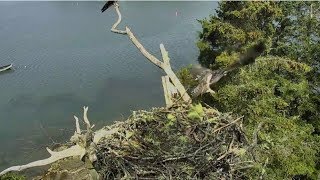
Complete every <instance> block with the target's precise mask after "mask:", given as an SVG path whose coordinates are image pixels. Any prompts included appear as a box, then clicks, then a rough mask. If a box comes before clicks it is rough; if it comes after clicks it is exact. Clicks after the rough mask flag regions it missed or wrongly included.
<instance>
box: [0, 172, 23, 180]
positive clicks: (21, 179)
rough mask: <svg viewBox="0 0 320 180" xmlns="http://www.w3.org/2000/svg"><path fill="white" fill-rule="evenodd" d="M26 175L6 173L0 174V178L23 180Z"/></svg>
mask: <svg viewBox="0 0 320 180" xmlns="http://www.w3.org/2000/svg"><path fill="white" fill-rule="evenodd" d="M25 179H26V177H25V176H22V175H18V174H12V173H8V174H5V175H3V176H0V180H25Z"/></svg>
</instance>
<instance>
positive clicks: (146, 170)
mask: <svg viewBox="0 0 320 180" xmlns="http://www.w3.org/2000/svg"><path fill="white" fill-rule="evenodd" d="M241 120H242V119H241V118H236V117H233V116H231V115H230V114H224V113H219V112H218V111H216V110H214V109H212V108H204V107H202V106H201V105H200V104H199V105H179V106H175V107H172V108H171V109H170V110H168V109H165V108H154V109H152V110H151V111H136V112H133V114H132V115H131V116H130V117H129V118H128V120H127V121H125V122H123V123H117V124H116V125H113V126H112V128H114V129H117V132H116V133H114V134H113V135H111V136H106V137H105V138H104V139H102V140H100V141H99V143H98V145H97V157H98V160H97V161H96V162H95V164H94V166H95V168H96V169H97V170H98V172H99V174H100V175H102V176H103V178H104V179H121V178H123V179H131V178H135V179H195V178H196V179H198V178H199V179H241V178H245V176H244V171H246V169H248V168H250V167H252V166H253V161H251V160H250V158H249V157H251V156H248V151H247V150H246V149H248V148H249V144H248V143H247V141H246V137H245V135H244V133H243V131H242V129H241ZM248 159H249V160H248Z"/></svg>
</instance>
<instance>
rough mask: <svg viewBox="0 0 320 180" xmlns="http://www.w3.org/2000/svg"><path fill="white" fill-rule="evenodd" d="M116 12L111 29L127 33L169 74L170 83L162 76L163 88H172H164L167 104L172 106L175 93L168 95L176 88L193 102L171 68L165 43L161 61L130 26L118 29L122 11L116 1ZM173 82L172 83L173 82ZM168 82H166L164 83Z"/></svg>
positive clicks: (147, 55)
mask: <svg viewBox="0 0 320 180" xmlns="http://www.w3.org/2000/svg"><path fill="white" fill-rule="evenodd" d="M115 9H116V12H117V14H118V20H117V22H116V23H115V24H114V25H113V26H112V28H111V31H112V32H115V33H119V32H121V33H120V34H127V35H128V36H129V38H130V40H131V41H132V42H133V44H134V45H135V46H136V47H137V48H138V49H139V51H140V52H141V53H142V54H143V55H144V56H145V57H146V58H147V59H148V60H149V61H150V62H151V63H153V64H154V65H156V66H158V67H159V68H161V69H163V70H164V72H165V73H166V74H167V76H168V77H169V81H170V83H168V81H166V80H165V78H162V83H163V88H170V89H164V94H165V99H166V104H167V107H169V106H170V104H171V103H172V100H169V99H168V98H169V97H170V98H172V97H173V95H174V94H170V95H168V93H174V92H175V90H174V89H176V91H178V92H179V94H180V95H181V97H182V99H183V100H184V101H185V102H187V103H190V102H191V98H190V96H189V95H188V93H187V91H186V90H185V88H184V86H183V85H182V84H181V82H180V81H179V79H178V77H177V76H176V75H175V73H174V72H173V70H172V69H171V66H170V59H169V56H168V52H167V51H166V50H165V48H164V45H163V44H160V50H161V54H162V59H163V61H160V60H159V59H157V58H156V57H155V56H153V55H152V54H150V53H149V52H148V51H147V50H146V49H145V48H144V47H143V45H142V44H141V43H140V42H139V41H138V39H137V38H136V37H135V36H134V34H133V33H132V32H131V30H130V28H129V27H126V30H125V31H120V30H117V29H116V27H117V26H118V25H119V24H120V22H121V13H120V10H119V5H118V4H117V3H116V6H115ZM171 82H172V83H171ZM164 83H166V84H164Z"/></svg>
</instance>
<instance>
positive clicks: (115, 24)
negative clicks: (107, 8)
mask: <svg viewBox="0 0 320 180" xmlns="http://www.w3.org/2000/svg"><path fill="white" fill-rule="evenodd" d="M114 8H115V9H116V12H117V14H118V20H117V22H116V23H114V25H113V26H112V28H111V31H112V32H114V33H118V34H127V32H126V31H123V30H118V29H116V28H117V26H118V25H119V24H120V22H121V13H120V10H119V4H118V3H115V4H114Z"/></svg>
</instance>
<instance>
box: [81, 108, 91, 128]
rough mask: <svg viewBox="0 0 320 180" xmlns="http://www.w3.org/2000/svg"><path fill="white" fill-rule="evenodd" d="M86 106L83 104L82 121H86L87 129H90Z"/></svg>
mask: <svg viewBox="0 0 320 180" xmlns="http://www.w3.org/2000/svg"><path fill="white" fill-rule="evenodd" d="M88 109H89V107H88V106H83V121H84V122H85V123H86V126H87V130H88V131H89V130H90V129H91V125H90V121H89V119H88Z"/></svg>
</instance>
